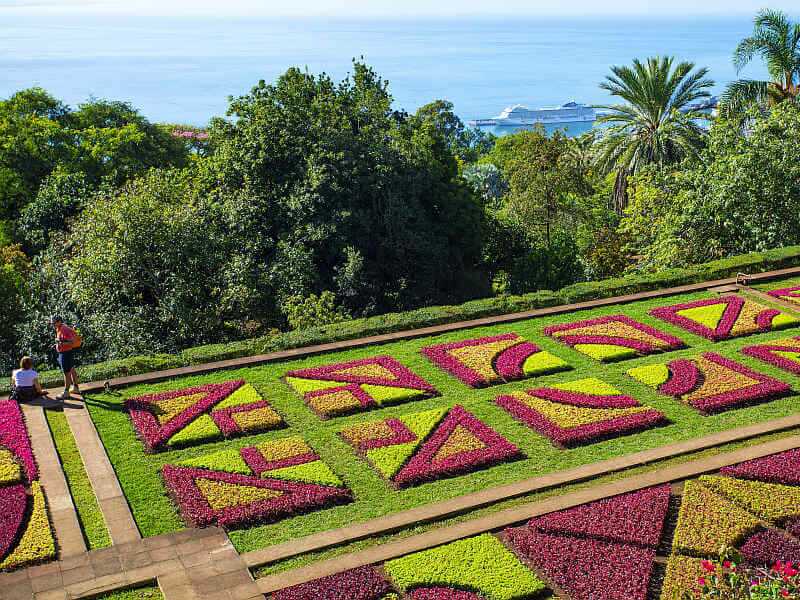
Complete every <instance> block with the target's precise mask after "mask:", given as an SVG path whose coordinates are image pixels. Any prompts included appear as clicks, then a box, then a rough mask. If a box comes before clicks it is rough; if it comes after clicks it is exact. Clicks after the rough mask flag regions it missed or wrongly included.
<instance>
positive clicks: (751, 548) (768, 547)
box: [739, 529, 800, 567]
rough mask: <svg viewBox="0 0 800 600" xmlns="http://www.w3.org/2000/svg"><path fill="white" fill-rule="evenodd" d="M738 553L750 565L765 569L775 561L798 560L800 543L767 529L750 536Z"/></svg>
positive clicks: (799, 557)
mask: <svg viewBox="0 0 800 600" xmlns="http://www.w3.org/2000/svg"><path fill="white" fill-rule="evenodd" d="M739 551H740V552H741V553H742V556H743V557H744V558H745V559H746V560H747V562H749V563H750V564H752V565H756V566H764V567H766V566H772V565H773V564H775V563H776V562H777V561H798V560H800V541H798V540H796V539H793V538H791V537H789V536H788V535H785V534H783V533H781V532H779V531H776V530H774V529H767V530H765V531H760V532H759V533H756V534H755V535H752V536H750V537H749V538H748V539H747V541H746V542H745V543H744V544H742V547H741V548H740V549H739Z"/></svg>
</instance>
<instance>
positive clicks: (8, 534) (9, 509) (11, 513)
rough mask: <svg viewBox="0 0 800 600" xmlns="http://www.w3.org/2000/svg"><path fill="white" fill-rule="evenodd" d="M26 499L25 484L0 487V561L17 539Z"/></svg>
mask: <svg viewBox="0 0 800 600" xmlns="http://www.w3.org/2000/svg"><path fill="white" fill-rule="evenodd" d="M8 404H15V403H12V402H9V403H8ZM27 501H28V498H27V495H26V494H25V486H23V485H21V484H17V485H9V486H6V487H2V488H0V562H2V560H3V558H5V556H6V555H7V554H8V553H9V551H10V550H11V548H12V546H13V545H14V544H15V543H16V541H17V538H18V536H19V532H20V528H21V527H22V522H23V519H24V517H25V509H26V507H27Z"/></svg>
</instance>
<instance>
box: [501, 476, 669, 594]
mask: <svg viewBox="0 0 800 600" xmlns="http://www.w3.org/2000/svg"><path fill="white" fill-rule="evenodd" d="M669 499H670V487H669V486H659V487H656V488H650V489H645V490H642V491H639V492H633V493H631V494H625V495H622V496H616V497H613V498H608V499H606V500H601V501H598V502H593V503H590V504H585V505H582V506H579V507H577V508H573V509H568V510H565V511H560V512H557V513H551V514H549V515H546V516H544V517H538V518H535V519H533V520H531V521H530V522H529V523H528V524H527V525H526V526H525V527H519V528H511V529H507V530H506V531H505V532H504V534H503V535H504V537H505V539H506V540H507V541H508V543H509V544H510V546H511V547H512V548H513V549H514V551H515V552H516V553H517V554H518V555H519V556H520V557H522V558H523V560H525V561H528V562H530V563H531V564H532V565H533V566H534V567H536V568H537V569H538V570H539V572H541V573H542V574H543V575H544V576H545V577H547V578H548V579H549V580H551V581H553V582H554V583H555V584H557V585H558V587H559V588H561V589H563V590H564V591H565V592H566V593H567V594H569V597H570V598H571V599H572V600H623V599H624V600H646V598H647V590H648V583H649V581H650V574H651V571H652V568H653V561H654V559H655V557H656V548H657V546H658V544H659V541H660V539H661V534H662V530H663V528H664V521H665V517H666V514H667V509H668V506H669ZM634 515H635V519H634V518H633V516H634Z"/></svg>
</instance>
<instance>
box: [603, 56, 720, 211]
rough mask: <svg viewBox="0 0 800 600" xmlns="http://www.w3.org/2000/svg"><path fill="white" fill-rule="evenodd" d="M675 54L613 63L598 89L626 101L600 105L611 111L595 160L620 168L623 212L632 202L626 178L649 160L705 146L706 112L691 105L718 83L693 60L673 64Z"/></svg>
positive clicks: (617, 203)
mask: <svg viewBox="0 0 800 600" xmlns="http://www.w3.org/2000/svg"><path fill="white" fill-rule="evenodd" d="M674 62H675V59H674V58H673V57H654V58H648V59H647V61H645V62H644V63H643V62H641V61H639V60H638V59H637V60H634V61H633V65H632V66H631V67H627V66H622V67H612V68H611V71H612V75H609V76H607V77H606V80H605V81H604V82H603V83H601V84H600V87H601V88H603V89H604V90H606V91H607V92H609V93H610V94H611V95H612V96H616V97H619V98H621V99H622V100H624V101H625V103H624V104H614V105H611V106H598V107H597V108H599V109H601V110H605V111H607V112H606V113H605V114H602V115H601V116H600V117H599V118H598V122H599V123H601V124H603V123H605V124H607V125H608V127H607V128H606V129H604V130H601V131H602V133H601V137H600V139H599V140H598V143H597V148H598V154H597V164H598V167H599V168H600V170H601V171H602V172H604V173H610V172H616V175H617V177H616V182H615V184H614V208H615V209H616V211H617V212H618V213H619V214H622V211H623V210H624V209H625V207H626V206H627V204H628V193H627V188H628V176H629V175H633V174H635V173H636V172H637V171H639V170H640V169H641V168H642V167H644V166H646V165H650V164H658V165H668V164H673V163H676V162H679V161H681V160H683V159H684V158H686V157H687V156H692V155H695V154H696V153H697V152H698V151H699V150H700V149H701V148H702V147H703V146H704V144H705V136H706V132H705V130H704V129H703V128H702V127H701V126H700V125H699V121H700V120H701V119H706V118H707V115H705V114H703V113H701V112H698V111H696V110H694V109H693V108H692V106H691V105H692V103H693V102H696V101H697V100H700V99H703V98H709V97H710V96H711V94H710V93H709V92H708V89H709V88H711V87H713V85H714V82H713V81H711V80H710V79H707V78H706V75H707V74H708V69H705V68H703V69H695V65H694V63H691V62H681V63H678V64H677V65H674V66H673V63H674Z"/></svg>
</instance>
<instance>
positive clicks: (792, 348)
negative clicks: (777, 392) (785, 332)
mask: <svg viewBox="0 0 800 600" xmlns="http://www.w3.org/2000/svg"><path fill="white" fill-rule="evenodd" d="M788 341H789V340H783V343H782V342H781V341H776V342H767V343H766V344H756V345H754V346H747V347H746V348H742V353H744V354H747V355H748V356H752V357H753V358H757V359H759V360H761V361H764V362H765V363H767V364H770V365H775V366H776V367H778V368H780V369H783V370H784V371H789V372H790V373H795V374H796V375H800V362H796V361H794V360H790V359H788V358H786V357H784V356H780V355H779V354H778V352H797V353H800V336H798V337H794V338H792V339H791V341H792V342H793V343H792V344H790V343H786V342H788Z"/></svg>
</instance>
